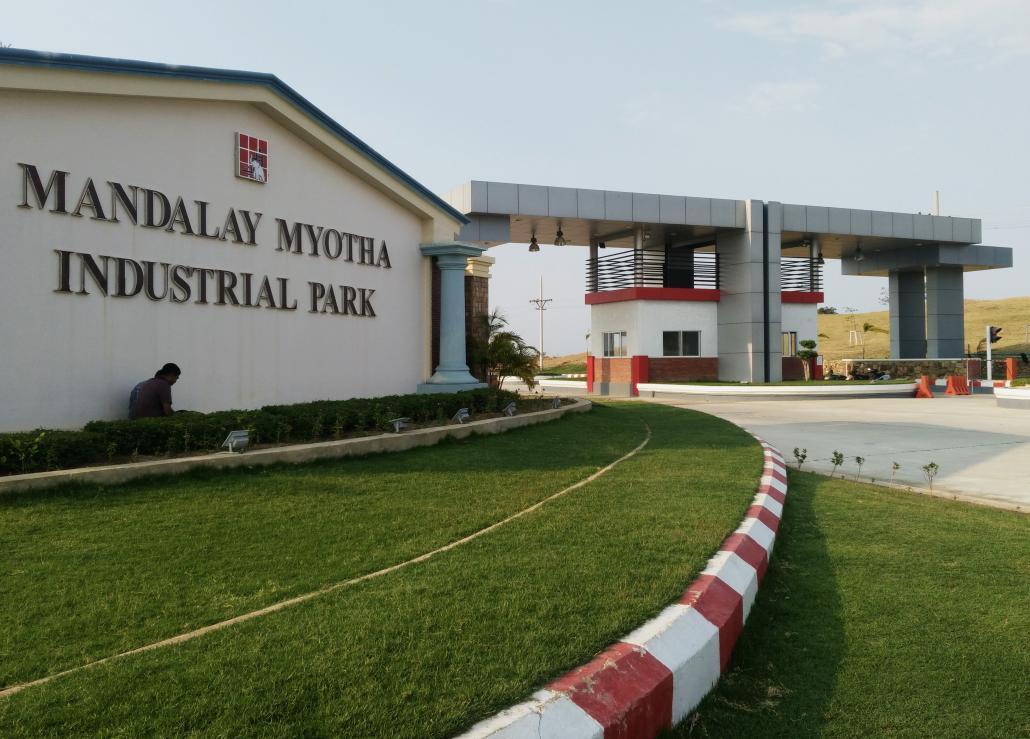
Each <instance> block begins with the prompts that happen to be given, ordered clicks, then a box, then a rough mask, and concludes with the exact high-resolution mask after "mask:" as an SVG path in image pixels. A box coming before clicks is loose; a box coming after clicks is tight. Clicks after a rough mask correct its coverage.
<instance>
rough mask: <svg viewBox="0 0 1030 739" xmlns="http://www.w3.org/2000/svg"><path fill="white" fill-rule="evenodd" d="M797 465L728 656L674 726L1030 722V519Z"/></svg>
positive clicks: (764, 733) (937, 732)
mask: <svg viewBox="0 0 1030 739" xmlns="http://www.w3.org/2000/svg"><path fill="white" fill-rule="evenodd" d="M790 478H791V483H790V495H789V497H788V502H787V506H786V509H785V514H784V519H783V522H782V525H781V528H780V533H779V537H778V538H777V542H776V551H775V554H774V556H773V560H772V563H771V566H770V568H769V571H768V574H767V576H766V579H765V581H764V583H763V585H762V588H761V590H760V591H759V594H758V599H757V601H756V603H755V606H754V610H753V611H752V612H751V617H750V619H749V620H748V624H747V627H746V628H745V629H744V634H743V636H742V638H741V640H740V641H739V642H738V643H737V648H736V651H735V653H734V656H733V659H732V661H731V663H730V666H729V670H728V672H727V674H726V675H725V676H724V678H723V679H722V681H721V682H720V683H719V686H718V687H717V689H716V690H715V692H714V693H713V694H711V695H710V696H709V697H708V698H707V699H706V700H705V701H704V702H703V703H702V704H701V706H700V707H699V711H698V714H697V716H696V717H695V718H692V719H690V718H688V719H687V720H686V721H685V722H684V723H683V724H681V725H680V727H679V728H678V730H677V731H676V732H675V733H674V735H675V736H678V737H868V736H899V737H956V738H958V737H961V738H963V739H965V738H967V737H999V739H1001V738H1006V739H1009V738H1013V737H1020V736H1022V737H1025V736H1028V735H1030V585H1028V584H1030V519H1028V518H1027V517H1026V516H1025V515H1022V514H1018V513H1010V512H1006V511H997V510H993V509H989V508H982V507H977V506H972V505H966V504H961V503H953V502H948V501H943V500H939V499H930V498H925V497H920V496H916V495H912V494H909V493H900V492H894V491H888V490H884V489H882V488H877V487H873V486H869V485H860V484H856V483H852V482H844V481H840V480H830V479H828V478H826V477H821V476H817V475H813V474H808V473H798V472H794V471H792V472H791V473H790Z"/></svg>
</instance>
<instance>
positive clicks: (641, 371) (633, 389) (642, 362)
mask: <svg viewBox="0 0 1030 739" xmlns="http://www.w3.org/2000/svg"><path fill="white" fill-rule="evenodd" d="M647 371H648V365H647V357H645V356H642V355H639V354H638V355H636V356H633V357H631V358H630V360H629V394H630V395H632V396H633V397H634V398H635V397H637V396H638V395H640V392H639V391H638V390H637V383H638V382H647Z"/></svg>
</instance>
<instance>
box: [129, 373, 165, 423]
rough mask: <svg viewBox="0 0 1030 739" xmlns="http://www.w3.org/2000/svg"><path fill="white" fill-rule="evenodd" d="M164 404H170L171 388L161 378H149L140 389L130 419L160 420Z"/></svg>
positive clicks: (162, 415)
mask: <svg viewBox="0 0 1030 739" xmlns="http://www.w3.org/2000/svg"><path fill="white" fill-rule="evenodd" d="M165 403H167V404H168V405H171V404H172V386H171V385H169V384H168V380H166V379H164V378H163V377H151V378H150V379H149V380H147V381H146V382H144V383H143V387H141V388H140V391H139V397H138V398H136V405H135V406H133V408H132V413H131V414H130V415H131V416H132V418H162V417H164V414H165Z"/></svg>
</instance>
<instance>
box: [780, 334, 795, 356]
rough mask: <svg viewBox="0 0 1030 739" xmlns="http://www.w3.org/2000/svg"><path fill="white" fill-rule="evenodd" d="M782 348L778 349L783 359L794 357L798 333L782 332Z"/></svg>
mask: <svg viewBox="0 0 1030 739" xmlns="http://www.w3.org/2000/svg"><path fill="white" fill-rule="evenodd" d="M782 338H783V346H782V347H781V349H780V352H781V354H782V355H783V356H784V357H796V356H797V354H798V332H797V331H784V332H783V334H782Z"/></svg>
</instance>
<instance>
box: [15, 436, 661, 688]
mask: <svg viewBox="0 0 1030 739" xmlns="http://www.w3.org/2000/svg"><path fill="white" fill-rule="evenodd" d="M650 441H651V427H650V426H649V425H648V424H647V423H644V439H643V441H641V442H640V443H639V444H638V445H637V446H635V447H634V448H633V449H632V450H630V451H629V452H627V453H626V454H624V455H622V456H621V457H619V458H618V459H616V460H615V461H613V462H610V463H609V464H607V465H605V466H604V467H602V468H601V469H599V470H598V471H597V472H594V473H593V474H591V475H589V476H587V477H585V478H583V479H582V480H579V481H578V482H575V483H573V484H572V485H569V486H568V487H565V488H563V489H562V490H559V491H558V492H556V493H554V494H552V495H550V496H548V497H546V498H544V499H542V500H539V501H537V502H536V503H534V504H533V505H531V506H529V507H527V508H523V509H522V510H520V511H518V512H517V513H513V514H512V515H510V516H508V517H506V518H503V519H501V520H500V521H497V522H495V523H492V524H490V525H489V526H486V527H484V528H482V529H479V530H478V531H474V532H473V533H471V534H469V535H467V536H464V537H462V538H460V539H456V540H454V541H452V542H450V543H448V544H445V545H443V546H441V547H437V548H436V549H433V550H430V551H428V552H425V553H423V554H420V555H418V556H416V557H412V558H410V559H407V560H405V561H403V562H399V563H397V564H394V565H390V566H389V567H384V568H382V569H380V570H376V571H375V572H369V573H366V574H364V575H360V576H358V577H353V578H350V579H349V580H343V581H341V582H337V583H333V584H331V585H327V586H325V587H323V588H319V589H318V590H313V591H311V592H309V593H304V594H302V595H298V596H294V597H292V598H288V599H286V600H282V601H279V602H277V603H273V604H271V605H269V606H265V607H264V608H259V609H257V610H254V611H250V612H248V613H244V614H241V615H239V616H235V617H233V618H230V619H226V620H224V621H218V622H216V623H213V624H209V625H207V626H204V627H201V628H199V629H194V630H192V631H187V632H184V633H182V634H177V635H176V636H172V637H169V638H167V639H162V640H160V641H156V642H153V643H151V644H147V645H145V646H142V647H137V648H135V649H130V650H128V651H124V652H120V653H118V654H113V655H111V656H109V657H104V658H103V659H98V660H94V661H92V662H88V663H86V664H83V665H79V666H78V667H72V668H71V669H68V670H63V671H61V672H57V673H54V674H52V675H48V676H46V677H42V678H39V679H37V680H31V681H29V682H25V683H20V684H17V685H11V686H8V687H6V688H3V689H0V698H4V697H7V696H10V695H14V694H15V693H19V692H21V691H23V690H26V689H28V688H32V687H36V686H39V685H45V684H46V683H49V682H51V681H52V680H56V679H57V678H60V677H64V676H66V675H71V674H73V673H76V672H80V671H82V670H86V669H89V668H91V667H98V666H100V665H104V664H107V663H109V662H113V661H114V660H118V659H121V658H123V657H130V656H132V655H135V654H141V653H143V652H149V651H152V650H155V649H160V648H162V647H169V646H173V645H175V644H182V643H183V642H187V641H191V640H193V639H196V638H198V637H200V636H204V635H205V634H208V633H211V632H214V631H220V630H222V629H226V628H228V627H230V626H233V625H235V624H239V623H242V622H244V621H250V620H253V619H256V618H259V617H261V616H265V615H268V614H270V613H275V612H276V611H281V610H283V609H285V608H289V607H290V606H294V605H298V604H300V603H305V602H307V601H310V600H313V599H315V598H318V597H320V596H323V595H326V594H328V593H332V592H334V591H337V590H341V589H343V588H347V587H351V586H353V585H357V584H359V583H362V582H365V581H368V580H372V579H375V578H378V577H382V576H383V575H388V574H390V573H392V572H396V571H398V570H400V569H403V568H405V567H409V566H411V565H414V564H418V563H420V562H425V561H426V560H428V559H430V558H432V557H435V556H436V555H437V554H442V553H443V552H447V551H450V550H452V549H455V548H457V547H460V546H462V545H463V544H467V543H468V542H470V541H473V540H475V539H478V538H479V537H481V536H484V535H486V534H489V533H490V532H492V531H494V530H496V529H498V528H500V527H502V526H504V525H505V524H508V523H511V522H512V521H515V520H516V519H519V518H522V517H523V516H526V515H528V514H530V513H532V512H533V511H536V510H538V509H539V508H541V507H543V506H544V505H546V504H547V503H549V502H551V501H553V500H556V499H558V498H560V497H562V496H564V495H566V494H568V493H571V492H573V491H574V490H578V489H579V488H581V487H583V486H585V485H589V484H590V483H591V482H593V481H594V480H596V479H598V478H599V477H601V476H603V475H605V474H607V473H608V472H610V471H611V470H612V469H614V468H615V467H616V466H618V465H619V464H621V463H622V462H625V461H626V460H628V459H630V458H632V457H634V456H636V455H637V454H638V453H639V452H640V451H641V450H643V449H644V447H646V446H647V444H648V442H650Z"/></svg>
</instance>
